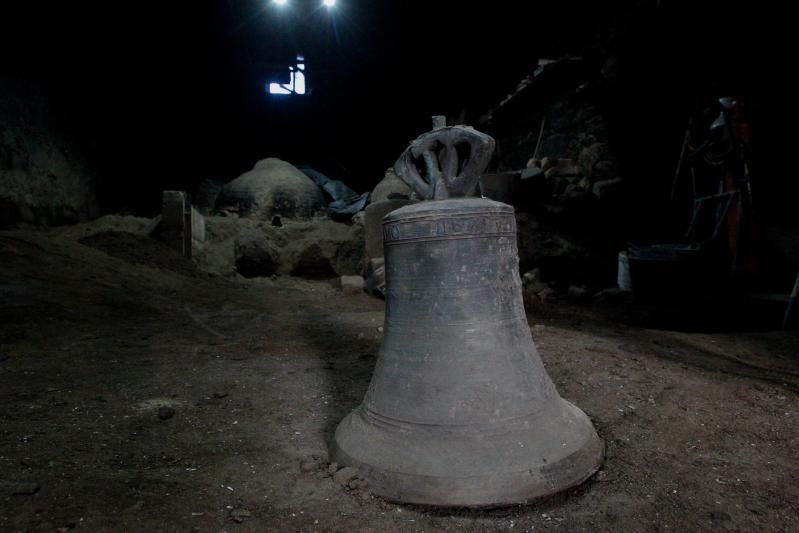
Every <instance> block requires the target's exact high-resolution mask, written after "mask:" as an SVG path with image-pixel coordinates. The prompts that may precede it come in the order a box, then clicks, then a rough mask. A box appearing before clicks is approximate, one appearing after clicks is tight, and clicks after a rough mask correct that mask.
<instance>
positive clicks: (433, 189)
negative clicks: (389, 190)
mask: <svg viewBox="0 0 799 533" xmlns="http://www.w3.org/2000/svg"><path fill="white" fill-rule="evenodd" d="M495 146H496V142H495V141H494V139H493V138H492V137H491V136H489V135H486V134H485V133H481V132H479V131H477V130H475V129H474V128H471V127H469V126H451V127H443V128H437V129H434V130H433V131H431V132H428V133H425V134H423V135H421V136H420V137H419V138H418V139H416V140H415V141H413V142H411V144H410V146H408V148H407V149H406V150H405V152H403V154H402V155H401V156H400V158H399V159H398V160H397V162H396V164H395V165H394V171H395V172H396V173H397V175H398V176H399V177H400V178H401V179H402V180H403V181H404V182H405V183H406V184H407V185H408V186H409V187H410V188H411V189H412V190H413V191H414V192H415V193H416V194H417V195H419V197H421V198H423V199H425V200H447V199H450V198H464V197H467V196H469V195H471V194H472V193H473V192H474V190H475V189H476V187H477V183H478V181H479V180H480V176H482V175H483V172H485V170H486V168H487V167H488V164H489V162H490V161H491V157H492V156H493V155H494V148H495Z"/></svg>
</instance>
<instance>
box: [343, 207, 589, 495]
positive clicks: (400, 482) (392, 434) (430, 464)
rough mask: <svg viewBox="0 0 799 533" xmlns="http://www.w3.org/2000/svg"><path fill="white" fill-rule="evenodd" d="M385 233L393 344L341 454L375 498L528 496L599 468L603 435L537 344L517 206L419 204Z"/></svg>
mask: <svg viewBox="0 0 799 533" xmlns="http://www.w3.org/2000/svg"><path fill="white" fill-rule="evenodd" d="M384 237H385V252H386V291H387V293H386V319H385V327H384V331H385V338H384V343H383V347H382V349H381V352H380V356H379V358H378V361H377V366H376V368H375V372H374V376H373V378H372V382H371V384H370V386H369V389H368V391H367V393H366V397H365V398H364V401H363V404H362V405H361V406H360V407H358V408H357V409H356V410H355V411H354V412H353V413H351V414H350V415H349V416H347V417H346V418H345V419H344V421H343V422H342V423H341V424H340V425H339V427H338V430H337V431H336V435H335V443H334V446H333V448H334V449H333V460H335V461H337V462H339V464H342V465H347V466H354V467H356V468H358V469H359V470H360V471H361V473H362V475H363V476H364V477H365V478H366V479H367V481H368V482H369V488H370V490H371V491H372V492H373V493H375V494H377V495H379V496H382V497H384V498H387V499H390V500H396V501H401V502H407V503H416V504H427V505H438V506H470V507H480V506H492V505H501V504H513V503H521V502H525V501H529V500H531V499H533V498H538V497H542V496H546V495H549V494H553V493H556V492H559V491H561V490H564V489H567V488H569V487H573V486H575V485H578V484H580V483H582V482H583V481H585V480H586V479H587V478H588V477H590V476H591V475H592V474H593V473H594V472H596V470H597V469H598V468H599V466H600V464H601V461H602V458H603V453H604V446H603V443H602V441H601V440H600V439H599V437H598V436H597V434H596V432H595V430H594V428H593V426H592V425H591V422H590V420H589V419H588V417H587V416H586V415H585V414H584V413H583V412H582V411H581V410H580V409H578V408H577V407H575V406H574V405H572V404H571V403H569V402H567V401H565V400H563V399H562V398H561V397H560V396H559V394H558V392H557V390H555V387H554V385H553V383H552V381H551V380H550V378H549V376H548V375H547V372H546V370H545V369H544V366H543V364H542V362H541V358H540V357H539V355H538V352H537V351H536V347H535V345H534V344H533V339H532V337H531V334H530V328H529V325H528V323H527V318H526V316H525V312H524V305H523V303H522V292H521V287H522V285H521V279H520V277H519V270H518V251H517V245H516V220H515V217H514V211H513V208H512V207H511V206H508V205H505V204H501V203H498V202H493V201H490V200H485V199H450V200H443V201H433V202H424V203H421V204H416V205H412V206H408V207H404V208H402V209H399V210H397V211H394V212H393V213H390V214H389V215H388V216H387V217H386V218H385V221H384Z"/></svg>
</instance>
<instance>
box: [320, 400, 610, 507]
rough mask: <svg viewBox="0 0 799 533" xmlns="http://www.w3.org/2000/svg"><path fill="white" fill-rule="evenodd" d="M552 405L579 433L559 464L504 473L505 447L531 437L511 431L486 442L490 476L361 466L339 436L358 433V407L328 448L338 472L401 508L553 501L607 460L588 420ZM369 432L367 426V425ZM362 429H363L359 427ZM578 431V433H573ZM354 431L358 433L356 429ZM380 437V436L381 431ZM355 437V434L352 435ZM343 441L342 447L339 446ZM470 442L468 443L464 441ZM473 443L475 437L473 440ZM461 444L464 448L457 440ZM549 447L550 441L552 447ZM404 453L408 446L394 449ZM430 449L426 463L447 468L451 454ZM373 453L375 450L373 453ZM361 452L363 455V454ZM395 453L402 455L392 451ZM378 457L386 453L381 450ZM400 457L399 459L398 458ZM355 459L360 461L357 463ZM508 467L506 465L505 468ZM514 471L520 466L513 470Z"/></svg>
mask: <svg viewBox="0 0 799 533" xmlns="http://www.w3.org/2000/svg"><path fill="white" fill-rule="evenodd" d="M555 403H556V404H560V405H561V406H562V407H563V408H565V409H566V410H567V411H569V412H571V413H572V414H573V415H575V416H576V419H575V420H574V421H575V422H577V425H578V426H579V427H580V428H581V429H579V430H577V431H576V432H573V433H572V437H573V438H575V437H576V440H572V441H571V443H572V446H569V448H570V450H569V451H568V452H567V453H566V454H563V455H561V456H559V457H558V458H557V460H555V461H546V460H544V461H540V460H538V459H536V456H535V455H530V459H531V462H529V463H526V464H525V466H524V468H521V469H520V468H513V467H511V468H507V469H505V470H503V468H502V464H503V459H501V458H502V457H503V456H504V454H503V453H502V449H503V446H507V445H508V444H510V443H512V442H515V441H516V439H517V438H518V437H523V436H525V435H526V436H528V437H529V436H531V435H532V433H530V432H529V430H528V431H526V432H517V431H514V430H511V431H510V432H508V433H506V434H504V435H503V434H501V433H500V434H496V435H494V436H493V437H489V438H490V439H491V440H495V442H496V444H497V445H498V447H496V448H494V449H495V450H497V453H498V456H497V457H499V458H500V459H499V460H498V462H497V465H496V466H498V468H496V469H492V470H490V471H485V470H484V471H483V472H481V473H479V474H474V473H471V472H466V471H463V470H461V469H456V470H452V471H448V472H447V473H445V474H442V472H434V471H432V470H431V471H424V472H421V471H419V470H418V469H416V468H412V469H408V468H405V467H407V466H408V464H407V463H405V464H404V466H403V463H402V462H399V463H398V462H397V458H398V455H397V454H391V455H390V456H386V457H390V459H388V462H383V461H377V462H374V463H373V462H372V461H370V460H365V459H366V458H365V457H363V456H362V453H353V452H355V451H356V450H349V449H347V448H348V446H347V445H345V444H344V442H346V441H348V440H349V441H350V443H351V442H352V441H351V440H350V439H348V438H346V437H345V436H344V435H343V434H340V432H342V431H344V432H347V433H350V435H352V434H353V433H352V430H353V429H355V428H356V426H357V425H360V424H356V426H353V425H352V423H353V422H356V419H360V420H359V422H361V421H364V419H363V418H361V413H360V409H361V407H362V406H361V407H359V408H358V409H356V410H355V411H353V412H352V413H350V414H349V415H347V417H345V419H344V420H343V421H342V422H341V424H339V427H338V428H337V429H336V434H335V436H334V439H333V442H332V443H331V450H330V456H331V460H333V461H335V462H337V463H338V464H340V465H342V466H350V467H354V468H356V469H357V470H359V472H360V474H361V475H362V477H364V478H365V479H366V481H367V482H368V483H369V487H368V490H369V491H370V492H372V493H373V494H375V495H376V496H379V497H381V498H383V499H386V500H388V501H394V502H401V503H405V504H412V505H421V506H430V507H438V508H471V509H485V508H494V507H503V506H511V505H525V504H529V503H532V502H535V501H538V500H541V499H544V498H548V497H551V496H554V495H556V494H559V493H562V492H564V491H567V490H570V489H573V488H575V487H578V486H580V485H582V484H583V483H585V482H586V481H588V480H589V479H590V478H591V477H592V476H593V475H594V474H596V472H598V471H599V470H600V469H601V468H602V465H603V464H604V461H605V457H606V451H607V450H606V445H605V442H604V440H603V439H602V437H601V436H599V434H598V433H597V432H596V429H595V428H594V426H593V424H592V423H591V419H590V418H589V417H588V416H587V415H586V414H585V413H584V412H583V411H582V410H581V409H579V408H578V407H576V406H575V405H574V404H572V403H571V402H568V401H566V400H564V399H563V398H559V399H558V401H556V402H555ZM366 423H367V427H368V425H369V423H368V421H366ZM361 427H363V426H361ZM575 429H576V428H575ZM356 431H358V430H357V429H356ZM378 431H383V430H379V429H378ZM388 432H389V433H396V436H397V437H398V438H397V442H398V443H400V442H401V441H403V440H406V441H407V439H414V440H415V437H414V436H413V434H412V433H410V434H409V433H408V432H407V431H397V430H395V429H389V430H388ZM370 433H371V431H367V432H366V433H363V434H360V436H361V437H366V438H367V440H366V441H364V440H362V441H361V442H364V443H367V444H366V446H367V447H372V448H373V446H374V445H377V444H378V442H379V440H380V439H378V441H375V442H374V443H371V442H372V441H371V440H369V439H368V435H369V434H370ZM356 434H357V433H356ZM342 437H345V438H343V441H344V442H342ZM464 438H465V439H469V438H470V437H464ZM472 438H473V437H472ZM461 442H466V441H465V440H461ZM552 442H553V441H550V443H552ZM398 446H401V447H406V446H407V442H406V443H405V444H404V445H403V444H398ZM434 448H435V449H431V450H430V453H431V454H432V455H430V456H429V457H433V458H439V459H441V460H442V462H444V463H446V462H447V459H446V457H447V455H448V454H449V453H450V450H447V449H444V448H441V447H434ZM373 449H376V448H373ZM361 451H362V450H361ZM395 451H397V452H399V451H400V450H399V449H397V450H395ZM382 453H385V450H383V452H382ZM400 455H401V454H400ZM356 456H361V458H358V457H356ZM506 466H510V465H506ZM517 466H518V465H517Z"/></svg>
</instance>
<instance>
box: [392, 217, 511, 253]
mask: <svg viewBox="0 0 799 533" xmlns="http://www.w3.org/2000/svg"><path fill="white" fill-rule="evenodd" d="M514 235H516V218H515V217H514V216H513V215H512V214H510V215H461V216H452V215H447V216H446V217H431V218H425V219H414V220H397V221H392V222H387V223H385V224H384V225H383V241H384V242H385V243H386V245H391V244H397V243H401V242H408V241H427V240H444V239H463V238H467V237H492V236H496V237H501V236H509V237H512V236H514Z"/></svg>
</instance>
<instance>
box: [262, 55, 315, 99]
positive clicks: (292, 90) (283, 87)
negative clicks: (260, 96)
mask: <svg viewBox="0 0 799 533" xmlns="http://www.w3.org/2000/svg"><path fill="white" fill-rule="evenodd" d="M266 90H267V92H268V93H269V94H278V95H288V94H305V93H306V84H305V57H304V56H301V55H299V56H297V64H296V65H293V66H291V67H289V82H288V83H274V82H272V83H268V84H267V86H266Z"/></svg>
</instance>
